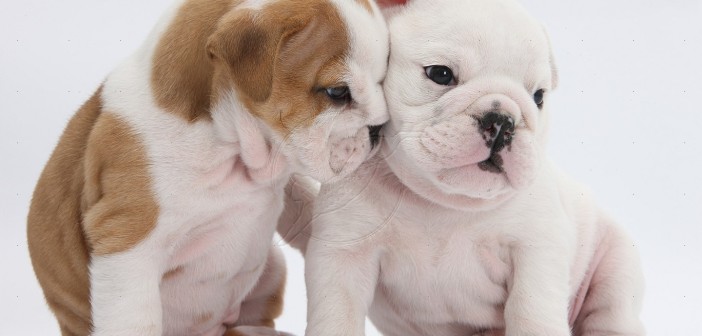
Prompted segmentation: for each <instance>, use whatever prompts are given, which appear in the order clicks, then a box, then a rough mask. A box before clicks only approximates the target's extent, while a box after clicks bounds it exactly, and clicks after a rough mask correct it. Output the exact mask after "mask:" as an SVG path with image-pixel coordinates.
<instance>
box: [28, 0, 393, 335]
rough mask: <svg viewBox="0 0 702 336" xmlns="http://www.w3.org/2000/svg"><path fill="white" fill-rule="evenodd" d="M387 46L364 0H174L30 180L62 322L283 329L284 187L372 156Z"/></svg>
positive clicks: (44, 281) (127, 329) (70, 331)
mask: <svg viewBox="0 0 702 336" xmlns="http://www.w3.org/2000/svg"><path fill="white" fill-rule="evenodd" d="M387 53H388V37H387V28H386V26H385V22H384V20H383V17H382V15H381V14H380V13H379V11H378V8H377V6H376V5H375V4H373V3H370V2H368V1H366V0H358V1H346V0H308V1H303V0H270V1H265V0H251V1H245V2H242V1H239V0H186V1H181V2H179V3H177V4H176V5H175V6H174V7H173V8H172V9H171V10H169V11H168V12H167V13H166V14H165V16H164V17H163V19H162V20H161V21H160V22H159V23H158V24H157V26H156V28H155V29H154V31H153V32H152V34H151V35H150V36H149V37H148V39H147V40H146V42H145V43H144V44H143V46H142V47H141V48H140V49H139V50H138V51H137V52H136V53H134V54H133V56H131V57H130V58H128V59H127V60H126V61H125V62H123V63H122V64H121V65H119V66H118V67H117V68H116V69H115V70H114V71H113V72H112V73H110V74H109V76H108V77H107V78H106V80H105V81H104V83H103V85H102V86H101V87H100V88H99V89H98V90H97V91H96V92H95V94H94V95H93V96H92V98H90V99H89V100H88V102H87V103H85V105H84V106H83V107H82V108H81V109H80V110H79V111H78V112H77V113H76V114H75V116H74V117H73V119H72V120H71V121H70V122H69V124H68V126H67V128H66V130H65V132H64V134H63V136H62V138H61V140H60V142H59V143H58V145H57V147H56V149H55V151H54V153H53V155H52V156H51V158H50V160H49V162H48V164H47V165H46V168H45V169H44V171H43V173H42V175H41V177H40V180H39V182H38V184H37V186H36V190H35V193H34V197H33V200H32V204H31V209H30V212H29V218H28V238H29V249H30V253H31V258H32V263H33V266H34V270H35V272H36V275H37V278H38V280H39V282H40V284H41V286H42V288H43V291H44V294H45V297H46V299H47V302H48V304H49V306H50V308H51V309H52V310H53V312H54V313H55V315H56V317H57V319H58V322H59V326H60V329H61V332H62V334H63V335H64V336H68V335H89V334H90V335H95V336H102V335H109V336H119V335H123V336H135V335H140V336H145V335H153V336H156V335H187V336H195V335H202V336H221V335H225V334H226V335H276V334H277V333H276V332H275V330H274V329H273V327H274V322H273V320H274V318H276V317H277V316H278V315H279V314H280V312H281V308H282V295H283V287H284V279H285V267H284V261H283V259H282V255H281V253H280V252H279V251H278V250H277V249H276V248H275V247H273V244H272V238H273V234H274V231H275V227H276V224H277V220H278V217H279V215H280V214H281V212H282V210H283V206H284V201H283V198H284V187H285V185H286V183H287V181H288V179H289V177H290V175H291V174H293V173H301V174H307V175H310V176H312V177H314V178H316V179H318V180H321V181H333V180H334V179H338V178H340V177H342V176H344V175H346V174H348V173H350V172H352V171H353V170H354V169H356V168H357V167H358V166H359V165H360V163H361V162H362V161H363V160H365V159H366V158H367V157H368V156H369V155H371V154H372V152H374V150H373V148H372V147H373V146H372V143H371V137H372V135H371V134H370V133H372V132H369V126H371V125H379V124H382V123H384V122H386V121H387V111H386V104H385V100H384V97H383V91H382V87H381V81H382V80H383V78H384V76H385V72H386V66H387ZM345 87H348V91H347V93H348V94H344V95H343V96H342V97H341V98H340V97H339V96H340V95H339V94H338V93H339V92H341V93H345V92H346V91H345V89H344V88H345ZM332 88H337V89H338V88H341V90H336V91H334V90H331V89H332ZM327 89H330V90H331V92H336V93H337V94H336V95H333V98H334V99H332V97H331V96H330V95H329V94H328V92H329V90H327Z"/></svg>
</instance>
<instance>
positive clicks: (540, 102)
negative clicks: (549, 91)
mask: <svg viewBox="0 0 702 336" xmlns="http://www.w3.org/2000/svg"><path fill="white" fill-rule="evenodd" d="M534 102H535V103H536V106H538V107H539V108H541V107H543V106H544V89H538V90H536V92H534Z"/></svg>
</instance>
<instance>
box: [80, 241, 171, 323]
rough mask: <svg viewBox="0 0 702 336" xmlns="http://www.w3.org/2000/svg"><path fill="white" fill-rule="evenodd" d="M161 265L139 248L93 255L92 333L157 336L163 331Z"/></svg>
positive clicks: (91, 268) (91, 269)
mask: <svg viewBox="0 0 702 336" xmlns="http://www.w3.org/2000/svg"><path fill="white" fill-rule="evenodd" d="M159 270H160V267H159V266H158V263H157V260H156V259H155V258H153V256H150V255H148V254H144V253H143V251H139V250H138V249H132V250H127V251H125V252H121V253H117V254H111V255H104V256H93V258H92V261H91V265H90V287H91V288H90V301H91V306H92V314H93V334H92V335H93V336H134V335H140V336H160V335H161V334H162V333H163V327H162V308H161V295H160V291H159V280H160V271H159Z"/></svg>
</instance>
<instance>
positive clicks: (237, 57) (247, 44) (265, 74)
mask: <svg viewBox="0 0 702 336" xmlns="http://www.w3.org/2000/svg"><path fill="white" fill-rule="evenodd" d="M281 35H282V32H281V27H280V25H273V26H270V25H264V24H261V23H259V22H257V21H256V20H255V11H254V10H251V9H241V10H234V11H232V12H230V13H229V14H228V15H227V16H225V17H223V18H222V20H221V21H220V22H219V25H218V26H217V29H216V30H215V32H214V34H212V35H211V36H210V37H209V39H208V40H207V52H208V54H209V57H210V59H211V60H212V61H213V62H215V63H217V62H222V63H224V64H225V65H227V66H228V67H229V68H230V69H231V78H232V79H233V80H234V82H235V84H236V86H237V89H238V90H239V92H241V93H243V94H245V95H246V96H248V98H250V99H252V100H254V101H256V102H260V101H265V100H266V99H267V98H268V96H270V94H271V86H272V82H273V62H274V58H275V54H276V49H277V45H278V40H279V39H280V37H281Z"/></svg>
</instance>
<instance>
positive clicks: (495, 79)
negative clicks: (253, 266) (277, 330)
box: [283, 0, 644, 336]
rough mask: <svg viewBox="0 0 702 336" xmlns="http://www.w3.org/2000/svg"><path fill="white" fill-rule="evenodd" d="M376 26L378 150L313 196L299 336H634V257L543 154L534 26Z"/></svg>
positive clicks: (457, 17) (523, 21) (464, 7)
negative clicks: (380, 88)
mask: <svg viewBox="0 0 702 336" xmlns="http://www.w3.org/2000/svg"><path fill="white" fill-rule="evenodd" d="M389 27H390V28H389V29H390V36H391V38H390V39H391V56H390V64H389V68H388V75H387V77H386V80H385V84H384V87H385V93H386V99H387V100H388V108H389V112H390V123H389V125H388V126H387V128H385V129H384V131H383V132H384V140H383V142H382V145H381V153H380V155H379V156H378V157H376V158H374V159H372V160H370V161H368V162H366V163H365V164H363V165H362V166H361V168H360V169H359V170H358V171H356V172H355V173H354V174H352V175H351V177H349V178H347V179H345V180H344V181H342V182H340V183H336V184H324V185H322V188H321V190H320V195H319V197H318V198H317V200H316V202H317V203H316V204H315V209H314V213H315V218H314V220H312V226H311V233H309V234H311V236H312V238H311V239H309V241H307V242H304V239H299V240H297V242H300V241H302V243H305V244H307V246H306V255H305V258H306V263H307V266H306V281H307V286H308V295H309V311H308V313H309V316H308V323H309V324H308V327H307V335H309V336H329V335H363V334H364V318H365V316H366V314H368V315H369V316H370V318H371V320H372V321H373V322H374V324H376V326H377V327H378V328H379V329H380V330H381V331H382V332H383V333H384V334H386V335H402V336H408V335H433V336H441V335H461V336H466V335H480V334H495V335H497V334H503V333H504V334H506V335H510V336H516V335H534V336H536V335H538V336H546V335H554V336H555V335H558V336H566V335H571V333H573V334H575V335H642V334H643V333H644V331H643V327H642V324H641V322H640V321H639V318H638V315H639V311H640V308H641V300H642V292H643V279H642V274H641V270H640V265H639V260H638V255H637V252H636V251H635V249H634V248H633V247H632V245H633V244H632V243H631V242H630V241H629V239H628V238H627V237H626V236H625V234H624V233H623V232H622V230H621V229H620V228H619V227H618V226H616V225H615V224H614V223H613V222H612V220H611V219H610V218H609V217H607V216H606V215H605V214H604V213H603V212H602V211H601V210H599V209H598V208H597V207H596V206H595V204H594V202H593V200H592V198H591V197H590V195H589V194H588V192H586V191H585V189H584V188H583V187H581V186H580V185H578V184H577V183H575V182H573V181H571V180H570V179H568V178H567V177H566V176H564V175H563V174H561V173H560V172H559V170H558V169H557V168H556V167H554V165H553V164H552V163H551V162H550V161H549V160H548V158H547V157H546V153H545V149H544V148H545V138H546V132H547V125H548V96H549V95H550V93H551V91H552V90H553V89H554V88H555V87H556V82H557V75H556V70H555V68H554V64H553V58H552V56H551V53H550V46H549V41H548V38H547V36H546V34H545V32H544V30H543V28H542V26H541V25H540V24H539V23H537V22H536V21H535V20H534V19H532V18H531V17H530V16H529V15H528V14H527V13H526V12H525V10H524V9H523V8H522V7H520V6H519V5H518V4H516V3H515V2H513V1H511V0H444V1H434V0H417V1H414V2H410V3H409V4H408V5H407V6H406V7H404V8H400V9H399V10H396V11H394V12H393V13H392V15H391V17H390V19H389ZM294 229H297V230H299V229H300V228H293V229H291V228H286V229H285V230H283V231H287V230H293V232H292V233H287V237H288V238H289V240H294V239H293V238H294ZM301 245H304V244H301Z"/></svg>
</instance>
